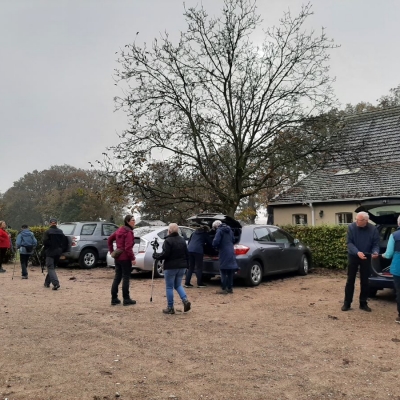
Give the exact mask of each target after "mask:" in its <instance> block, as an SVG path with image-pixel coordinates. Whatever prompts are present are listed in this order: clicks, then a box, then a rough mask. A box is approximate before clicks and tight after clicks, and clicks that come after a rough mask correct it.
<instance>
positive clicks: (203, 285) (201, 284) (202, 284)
mask: <svg viewBox="0 0 400 400" xmlns="http://www.w3.org/2000/svg"><path fill="white" fill-rule="evenodd" d="M197 287H198V288H203V287H207V285H205V284H204V283H200V284H199V285H197Z"/></svg>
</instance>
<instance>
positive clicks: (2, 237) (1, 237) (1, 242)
mask: <svg viewBox="0 0 400 400" xmlns="http://www.w3.org/2000/svg"><path fill="white" fill-rule="evenodd" d="M6 228H7V224H6V223H5V222H4V221H0V272H6V270H5V269H4V268H3V262H4V260H5V256H6V252H7V250H8V249H9V248H10V247H11V242H10V235H9V234H8V232H7V231H6Z"/></svg>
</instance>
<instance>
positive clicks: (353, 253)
mask: <svg viewBox="0 0 400 400" xmlns="http://www.w3.org/2000/svg"><path fill="white" fill-rule="evenodd" d="M368 220H369V215H368V213H366V212H363V211H362V212H359V213H358V214H357V215H356V221H355V222H353V223H352V224H350V225H349V227H348V229H347V251H348V267H347V282H346V288H345V294H344V303H343V306H342V311H348V310H350V307H351V303H352V301H353V295H354V283H355V281H356V275H357V271H358V267H360V283H361V290H360V309H361V310H364V311H368V312H371V308H370V307H369V306H368V303H367V300H368V295H369V285H368V278H369V275H370V266H371V257H372V258H377V257H378V255H379V232H378V230H377V229H376V227H375V226H374V225H372V224H370V223H368Z"/></svg>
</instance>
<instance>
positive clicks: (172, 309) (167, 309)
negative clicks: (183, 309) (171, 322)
mask: <svg viewBox="0 0 400 400" xmlns="http://www.w3.org/2000/svg"><path fill="white" fill-rule="evenodd" d="M189 304H190V303H189ZM162 312H163V313H164V314H175V310H174V307H167V308H164V310H162Z"/></svg>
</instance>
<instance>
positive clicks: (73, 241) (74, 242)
mask: <svg viewBox="0 0 400 400" xmlns="http://www.w3.org/2000/svg"><path fill="white" fill-rule="evenodd" d="M80 239H81V237H80V236H72V242H71V247H75V246H78V242H79V240H80Z"/></svg>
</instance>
